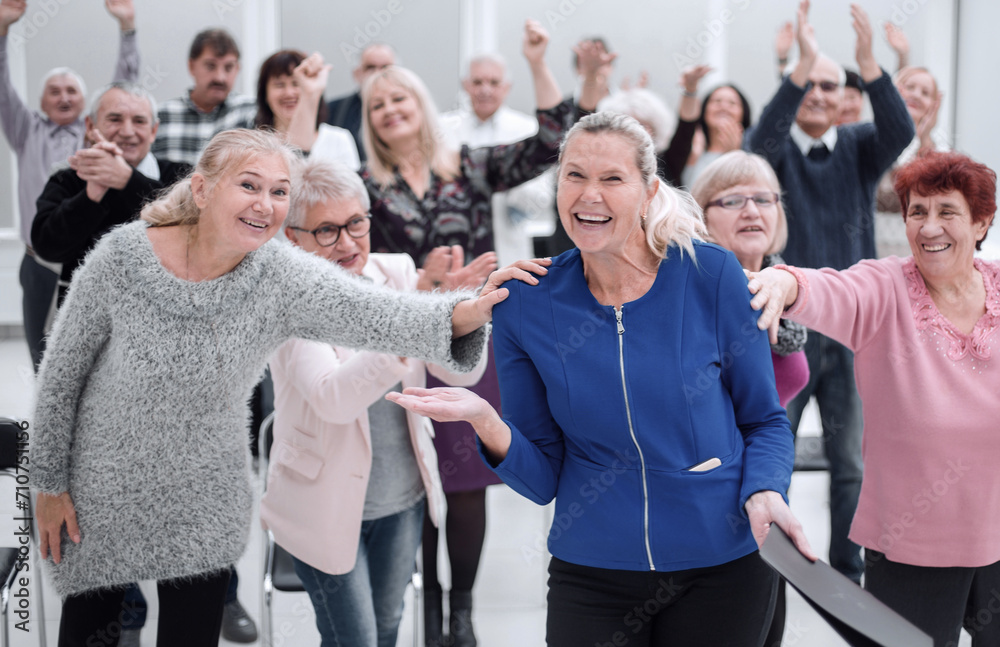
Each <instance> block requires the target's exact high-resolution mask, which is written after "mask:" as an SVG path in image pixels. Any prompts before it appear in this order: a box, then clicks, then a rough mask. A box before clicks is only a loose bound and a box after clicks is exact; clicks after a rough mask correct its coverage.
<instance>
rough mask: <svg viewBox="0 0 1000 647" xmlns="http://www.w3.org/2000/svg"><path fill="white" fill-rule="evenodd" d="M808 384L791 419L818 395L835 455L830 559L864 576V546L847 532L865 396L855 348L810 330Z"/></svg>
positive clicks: (829, 449) (826, 442) (854, 503)
mask: <svg viewBox="0 0 1000 647" xmlns="http://www.w3.org/2000/svg"><path fill="white" fill-rule="evenodd" d="M805 350H806V359H807V360H808V361H809V384H807V385H806V388H804V389H803V390H802V392H801V393H799V394H798V395H797V396H795V398H794V399H793V400H792V401H791V402H789V403H788V407H787V409H788V422H789V423H791V426H792V430H793V431H797V430H798V427H799V419H800V418H801V417H802V410H803V409H804V408H805V406H806V404H808V402H809V398H810V397H811V396H816V402H817V403H818V404H819V413H820V418H821V419H822V423H823V450H824V451H825V452H826V458H827V460H828V461H830V565H831V566H833V567H834V568H835V569H837V570H838V571H839V572H841V573H843V574H844V575H846V576H847V577H849V578H851V579H852V580H854V581H855V582H858V583H860V582H861V573H862V572H863V571H864V562H863V561H862V559H861V547H860V546H858V545H857V544H855V543H854V542H853V541H851V540H850V539H848V538H847V535H848V533H849V532H850V530H851V521H852V520H853V519H854V511H855V510H856V509H857V507H858V495H859V494H860V493H861V474H862V465H861V430H862V427H863V422H862V418H861V398H860V397H859V396H858V389H857V387H856V386H855V384H854V353H852V352H851V351H849V350H848V349H847V348H846V347H845V346H843V345H841V344H839V343H837V342H835V341H833V340H832V339H830V338H829V337H825V336H823V335H820V334H819V333H816V332H813V331H809V339H808V340H807V341H806V349H805Z"/></svg>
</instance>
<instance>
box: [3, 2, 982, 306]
mask: <svg viewBox="0 0 1000 647" xmlns="http://www.w3.org/2000/svg"><path fill="white" fill-rule="evenodd" d="M135 1H136V4H137V13H138V17H137V27H138V33H139V36H138V37H139V44H140V48H141V51H142V56H143V65H142V70H143V73H142V79H141V80H142V81H143V82H144V83H145V84H146V85H147V87H149V88H150V89H151V90H152V91H153V93H154V95H155V96H156V97H157V98H158V99H167V98H171V97H174V96H177V95H179V94H181V93H182V92H184V91H185V89H186V88H187V87H188V86H189V82H190V80H189V77H188V75H187V70H186V59H187V49H188V46H189V44H190V41H191V38H192V37H193V36H194V34H195V33H196V32H197V31H199V30H200V29H203V28H205V27H208V26H212V25H218V26H222V27H225V28H226V29H228V30H230V31H231V32H232V33H233V35H234V36H236V38H237V39H238V40H239V41H240V44H241V47H242V49H243V73H242V75H241V79H240V81H239V86H238V87H239V88H240V89H241V90H242V91H244V92H253V85H254V81H255V77H256V69H257V67H258V66H259V64H260V61H261V60H262V59H263V58H264V57H266V56H267V55H268V54H269V53H271V52H272V51H274V50H275V49H277V48H278V47H279V46H280V47H295V48H299V49H303V50H306V51H313V50H319V51H321V52H322V53H323V54H324V56H325V57H326V58H327V59H328V61H329V62H331V63H333V65H334V68H333V71H332V73H331V77H330V85H329V88H328V92H327V95H328V97H331V98H332V97H333V96H337V95H341V94H345V93H347V92H350V91H352V90H353V86H354V84H353V81H352V79H351V76H350V72H351V69H352V68H353V67H354V65H355V63H356V58H355V57H354V50H355V49H359V46H363V45H364V41H365V40H366V39H374V40H379V41H385V42H389V43H391V44H393V45H394V46H395V47H396V49H397V51H398V52H399V56H400V60H401V62H402V64H404V65H406V66H407V67H410V68H412V69H413V70H415V71H416V72H417V73H418V74H420V76H421V77H423V79H424V80H425V81H426V82H427V84H428V86H429V87H430V89H431V92H432V94H433V95H434V97H435V99H436V100H437V102H438V105H439V107H440V108H441V109H448V108H451V107H453V106H454V105H456V103H457V102H458V100H459V96H460V95H459V82H458V79H459V77H460V76H461V66H462V61H465V60H467V59H468V58H469V57H470V56H471V55H472V54H475V53H478V52H480V51H484V50H497V51H499V52H500V53H501V54H503V55H504V56H505V57H506V58H507V60H508V63H509V64H510V69H511V74H512V76H513V78H514V87H513V90H512V92H511V97H510V103H511V105H513V106H514V107H516V108H518V109H520V110H525V111H530V110H532V109H533V107H534V106H533V104H534V100H533V98H532V90H531V84H530V79H529V76H528V69H527V65H526V64H525V63H524V60H523V58H522V57H521V54H520V47H521V36H522V29H523V22H524V19H525V18H526V17H529V16H530V17H534V18H536V19H538V20H540V21H541V22H542V24H543V25H545V26H546V27H548V28H549V30H550V32H551V35H552V42H551V45H550V51H549V55H548V60H549V64H550V66H551V67H552V69H553V71H554V72H555V74H556V78H557V79H558V80H559V82H560V83H561V85H562V86H563V88H564V89H565V91H566V92H567V93H568V92H569V91H570V90H571V88H572V87H573V83H574V79H573V74H572V71H571V67H570V65H571V64H570V57H571V55H570V47H571V46H572V44H573V43H575V42H576V41H577V40H578V39H579V38H580V37H582V36H584V35H593V34H600V35H603V36H605V37H606V38H607V39H608V40H609V42H610V44H611V46H612V48H613V50H614V51H616V52H618V53H619V60H618V63H617V65H616V72H615V77H614V79H613V80H614V81H615V82H620V81H621V79H622V78H623V77H624V76H630V77H632V78H633V79H634V78H635V77H636V76H637V75H638V73H639V71H640V70H647V71H648V72H649V73H650V78H651V87H652V89H654V90H656V91H658V92H661V93H662V94H663V95H664V96H665V97H666V98H667V100H668V101H669V102H670V103H671V104H673V105H676V103H677V101H678V100H679V88H678V86H677V79H678V76H679V72H680V69H679V65H681V64H683V63H685V62H686V60H685V59H691V60H697V61H698V62H702V61H707V62H709V63H711V64H712V65H713V66H715V67H716V70H717V71H716V73H715V74H714V75H713V76H712V77H710V78H708V79H706V80H705V82H704V84H703V85H704V87H705V89H707V88H709V87H711V86H712V85H714V84H716V83H718V82H722V81H724V80H725V81H733V82H735V83H736V84H737V85H738V86H739V87H741V88H742V89H744V90H745V92H746V94H747V95H748V97H749V99H750V101H751V104H752V108H753V112H754V115H758V114H759V113H760V110H761V108H762V107H763V105H764V104H765V103H766V101H767V100H768V98H769V97H770V95H771V94H772V93H773V91H774V88H775V87H776V84H777V79H776V77H775V68H774V55H773V49H772V47H773V39H774V34H775V32H776V30H777V28H778V26H779V25H780V23H781V22H783V21H784V20H788V19H793V18H794V11H795V6H796V2H795V0H767V1H766V2H765V1H764V0H669V1H667V2H660V3H638V2H622V1H621V0H618V1H613V0H506V1H504V2H501V1H500V0H437V1H435V2H418V1H417V0H357V1H356V2H344V1H338V2H328V1H319V0H170V1H169V2H153V1H152V0H135ZM813 5H814V7H813V15H812V21H813V23H814V24H815V25H816V31H817V36H818V38H819V40H820V44H821V47H822V48H823V49H824V50H825V51H827V52H828V53H830V54H831V55H832V56H833V57H834V58H835V59H837V60H839V61H841V62H842V63H845V64H848V65H850V64H852V62H853V58H854V34H853V31H852V29H851V25H850V14H849V10H848V3H847V2H845V1H843V0H828V1H825V2H814V3H813ZM864 5H865V7H866V8H867V9H868V11H869V13H870V14H871V17H872V20H873V22H875V23H877V24H879V25H880V24H881V23H883V22H885V21H886V20H892V21H894V22H896V23H897V24H901V26H902V27H903V29H904V31H905V32H906V33H907V35H908V36H909V38H910V41H911V43H912V46H913V53H912V56H911V59H912V62H913V63H914V64H918V65H926V66H927V67H929V68H930V69H931V71H932V72H933V73H934V74H935V76H936V77H937V78H938V80H939V82H940V85H941V87H942V88H943V90H944V92H945V94H946V100H945V105H944V106H943V108H942V115H941V120H940V121H941V123H942V125H943V126H944V127H945V128H946V130H947V131H948V132H953V133H954V141H955V143H956V146H957V147H958V148H959V149H961V150H964V151H966V152H968V153H970V154H971V155H973V157H976V158H977V159H981V160H983V161H984V162H986V163H987V164H988V165H990V166H991V167H992V168H1000V129H997V128H996V126H995V125H994V124H993V123H992V113H993V111H994V108H995V106H997V105H1000V96H998V95H1000V89H998V86H997V84H996V83H995V82H994V78H995V74H994V69H993V68H994V67H995V64H996V62H997V60H998V56H997V51H998V49H997V46H996V45H995V44H994V43H995V41H996V36H995V34H994V29H993V27H994V26H995V25H996V24H1000V4H997V3H995V2H993V1H992V0H867V1H866V2H865V3H864ZM959 6H960V11H958V10H957V8H958V7H959ZM956 14H958V15H959V16H960V19H959V21H957V22H956V20H955V16H956ZM28 23H31V24H32V25H33V27H32V29H31V30H29V31H30V34H26V35H28V36H30V37H27V38H26V39H25V43H24V48H23V50H24V51H23V56H21V52H18V51H12V52H11V54H12V67H13V73H14V76H15V79H18V78H20V79H23V80H22V81H20V83H22V85H21V90H22V91H25V92H26V96H27V98H28V103H29V105H30V106H37V105H38V100H39V90H40V87H39V85H40V79H41V77H42V75H43V74H44V72H45V71H46V70H48V69H49V68H51V67H54V66H57V65H67V64H68V65H71V66H72V67H74V68H75V69H77V70H78V71H79V72H80V73H81V74H82V75H83V76H84V78H85V79H86V80H87V82H88V84H89V85H90V86H91V88H95V89H96V88H97V87H98V86H100V85H102V84H103V83H105V82H107V81H108V80H109V76H110V75H111V72H112V68H113V65H114V60H115V54H116V51H117V40H118V39H117V25H116V23H115V21H114V20H113V19H112V18H111V17H110V16H108V15H107V13H106V12H105V11H104V8H103V3H102V2H100V0H35V1H33V2H31V3H30V4H29V9H28V13H27V15H26V17H25V18H24V19H22V28H23V27H24V26H27V24H28ZM959 35H960V37H959ZM956 43H957V46H956ZM14 49H15V50H16V48H14ZM956 51H957V52H958V62H959V66H958V67H959V68H960V71H959V73H958V75H957V77H956V76H955V74H954V70H955V69H957V68H956V66H955V61H954V53H955V52H956ZM875 52H876V56H877V57H878V59H879V61H880V62H881V63H882V64H883V65H884V66H885V67H886V68H887V69H890V70H891V69H892V68H894V67H895V61H894V60H893V56H892V54H891V53H890V50H889V48H888V46H887V45H886V44H885V42H884V40H883V38H882V32H881V27H879V28H878V30H877V32H876V43H875ZM955 115H957V117H958V118H957V120H956V119H953V116H955ZM988 120H989V121H988ZM953 121H955V122H957V123H958V124H960V127H959V128H958V129H954V128H953V127H952V122H953ZM14 186H15V184H14V181H13V168H12V166H11V156H10V154H9V150H8V148H7V145H6V142H5V141H3V140H2V138H0V195H3V196H4V197H3V198H0V324H4V323H18V322H19V321H20V295H19V291H18V287H17V280H16V272H17V264H18V262H19V261H20V256H21V253H22V247H21V245H20V244H19V242H18V241H17V235H16V232H15V230H14V223H15V213H14V210H15V204H16V198H15V195H14V194H15V191H14ZM994 235H995V236H997V238H998V239H1000V235H998V234H994ZM996 242H997V244H998V245H1000V241H996Z"/></svg>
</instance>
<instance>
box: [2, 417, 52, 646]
mask: <svg viewBox="0 0 1000 647" xmlns="http://www.w3.org/2000/svg"><path fill="white" fill-rule="evenodd" d="M22 431H24V429H23V428H22V427H21V423H20V422H19V421H17V420H12V419H10V418H0V506H2V508H3V509H4V511H5V514H4V517H7V518H8V519H14V518H15V517H28V518H30V519H33V518H34V509H33V506H32V501H31V494H30V493H29V492H27V490H25V489H24V488H25V485H26V484H25V483H24V482H23V481H24V476H25V475H26V474H27V475H30V473H31V472H30V467H31V466H30V463H28V464H22V470H21V471H20V473H19V472H18V471H17V465H18V434H19V433H20V432H22ZM29 444H30V437H29ZM24 468H27V471H25V469H24ZM18 475H20V476H21V477H22V478H21V482H18V478H17V477H18ZM19 487H20V488H21V489H18V488H19ZM21 502H24V504H25V507H24V508H21V507H20V503H21ZM8 506H9V507H10V508H11V509H10V510H9V512H10V513H11V514H10V515H9V516H8V515H7V514H6V512H7V508H8ZM14 524H15V526H18V527H20V526H22V525H24V524H22V523H21V522H19V521H15V522H14ZM28 527H29V540H30V542H31V544H34V550H32V547H31V544H29V545H28V550H29V551H30V552H31V553H32V555H33V560H32V561H33V562H34V564H32V569H31V570H30V571H26V570H24V569H19V568H18V564H19V563H21V562H23V559H22V558H21V553H22V551H21V544H20V541H19V540H18V537H17V536H14V535H13V534H10V535H9V536H5V537H2V538H0V541H2V542H3V543H6V544H9V545H8V546H4V547H2V548H0V582H2V584H0V621H2V622H3V628H2V629H0V647H7V646H8V645H10V633H9V632H10V627H9V624H10V618H9V615H10V606H11V597H12V595H14V592H15V591H20V590H21V589H23V588H25V587H22V586H20V585H19V584H17V582H18V581H19V580H20V579H21V578H24V577H27V578H28V579H29V580H30V583H29V586H30V584H31V583H33V584H34V585H35V586H34V591H31V596H32V597H30V598H21V599H27V600H30V606H29V607H28V609H29V613H30V614H31V615H30V616H29V624H28V625H27V626H28V627H29V628H31V629H32V630H34V631H35V632H37V634H38V641H39V644H40V645H41V646H42V647H45V607H44V603H43V602H44V601H43V597H42V570H41V564H40V560H39V559H38V552H37V547H38V537H37V536H36V534H35V525H34V523H29V524H28ZM5 534H6V533H5Z"/></svg>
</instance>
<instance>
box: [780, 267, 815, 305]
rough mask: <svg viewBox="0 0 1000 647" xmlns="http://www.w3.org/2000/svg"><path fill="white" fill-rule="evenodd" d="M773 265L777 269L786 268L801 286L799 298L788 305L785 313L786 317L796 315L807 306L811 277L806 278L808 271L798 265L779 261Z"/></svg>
mask: <svg viewBox="0 0 1000 647" xmlns="http://www.w3.org/2000/svg"><path fill="white" fill-rule="evenodd" d="M773 267H774V269H776V270H785V271H786V272H788V273H789V274H791V275H792V276H794V277H795V282H796V283H798V286H799V295H798V298H796V299H795V303H793V304H792V305H790V306H788V308H786V309H785V312H784V315H783V316H785V317H794V316H795V315H797V314H799V313H801V312H802V310H803V309H804V308H805V307H806V303H808V302H809V279H808V278H806V273H805V272H803V271H802V270H801V269H799V268H798V267H793V266H791V265H785V264H784V263H779V264H778V265H774V266H773Z"/></svg>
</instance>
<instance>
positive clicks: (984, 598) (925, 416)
mask: <svg viewBox="0 0 1000 647" xmlns="http://www.w3.org/2000/svg"><path fill="white" fill-rule="evenodd" d="M895 187H896V192H897V194H898V195H899V199H900V202H901V203H902V206H903V218H904V220H905V222H906V236H907V239H908V241H909V243H910V250H911V251H912V253H913V256H912V258H906V259H901V258H897V257H895V256H890V257H888V258H884V259H881V260H878V261H867V260H866V261H862V262H860V263H858V264H857V265H855V266H854V267H851V268H849V269H847V270H844V271H841V272H836V271H833V270H829V269H823V270H808V269H799V268H792V267H785V266H781V265H779V266H776V267H773V268H768V269H765V270H763V271H761V272H760V273H759V274H756V275H754V276H753V277H752V279H751V281H750V290H751V292H754V293H755V294H756V296H755V297H754V305H755V307H758V308H764V312H763V313H762V315H761V318H760V326H761V327H762V328H763V327H768V326H770V327H771V328H772V330H774V329H775V328H776V326H777V320H778V317H777V315H779V314H781V316H784V317H787V318H789V319H792V320H793V321H798V322H800V323H803V324H805V325H806V326H808V327H809V328H812V329H814V330H816V331H818V332H821V333H823V334H825V335H829V336H830V337H832V338H834V339H836V340H837V341H839V342H841V343H843V344H845V345H846V346H848V347H849V348H850V349H851V350H853V351H854V353H855V375H856V378H857V383H858V391H859V393H860V394H861V399H862V401H863V403H864V422H865V436H864V444H863V448H862V453H863V456H864V463H865V478H864V482H863V484H862V486H861V497H860V501H859V502H858V509H857V513H856V514H855V516H854V523H853V525H852V526H851V534H850V538H851V539H852V540H853V541H855V542H856V543H858V544H861V545H862V546H864V547H865V557H866V559H865V588H866V589H868V590H869V591H871V592H872V593H873V594H874V595H876V596H877V597H878V598H879V599H881V600H882V601H883V602H885V603H886V604H888V605H889V606H890V607H892V608H893V609H895V610H896V611H898V612H899V613H900V614H902V615H903V616H904V617H906V618H907V619H909V620H910V621H912V622H913V623H914V624H915V625H917V626H918V627H920V628H921V629H923V630H924V631H926V632H927V633H929V634H931V635H932V636H933V637H934V644H935V645H937V646H938V647H942V646H944V645H957V644H958V639H959V632H960V630H961V628H962V627H963V626H964V627H965V629H966V630H967V631H968V632H969V633H970V634H972V636H973V643H972V644H973V645H974V646H975V647H980V646H985V645H997V644H1000V593H998V591H1000V513H998V512H1000V469H998V468H997V464H998V459H1000V433H998V428H997V424H998V423H997V421H998V420H1000V398H998V395H1000V359H998V358H994V357H993V354H994V353H1000V335H996V334H995V333H996V331H997V328H1000V263H996V262H986V261H982V260H980V259H976V258H974V252H975V251H976V250H977V249H979V248H980V246H981V243H982V241H983V239H984V238H986V233H987V230H988V229H989V227H990V225H991V224H992V222H993V216H994V213H995V211H996V197H995V196H996V174H995V173H994V172H993V171H991V170H990V169H989V168H987V167H986V166H984V165H982V164H978V163H976V162H973V161H972V160H971V159H969V158H968V157H966V156H964V155H960V154H957V153H930V154H927V155H925V156H922V157H920V158H918V159H916V160H915V161H913V162H911V163H910V164H908V165H906V166H905V167H903V168H901V169H900V170H899V172H898V174H897V177H896V184H895ZM783 308H784V312H783V313H782V309H783Z"/></svg>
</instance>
